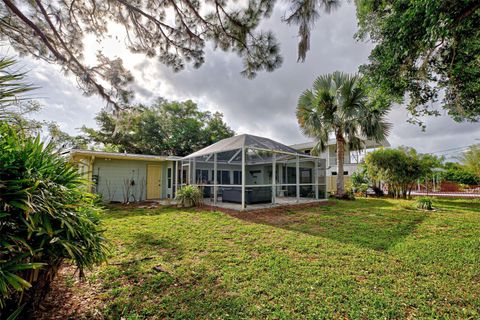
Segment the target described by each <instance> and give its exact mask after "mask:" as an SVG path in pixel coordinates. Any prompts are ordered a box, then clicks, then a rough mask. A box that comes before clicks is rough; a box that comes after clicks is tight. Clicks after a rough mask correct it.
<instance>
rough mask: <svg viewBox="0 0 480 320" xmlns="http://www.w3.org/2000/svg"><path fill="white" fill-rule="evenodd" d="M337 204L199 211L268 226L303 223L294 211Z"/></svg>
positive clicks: (205, 207) (199, 209) (216, 208)
mask: <svg viewBox="0 0 480 320" xmlns="http://www.w3.org/2000/svg"><path fill="white" fill-rule="evenodd" d="M334 204H335V202H333V201H325V202H312V203H303V204H293V205H285V206H278V207H273V208H265V209H256V210H250V211H249V210H246V211H237V210H232V209H225V208H219V207H214V206H202V207H200V208H197V209H196V210H197V211H220V212H224V213H226V214H228V215H230V216H232V217H234V218H237V219H241V220H246V221H252V222H262V223H267V224H283V223H287V222H288V223H292V222H295V221H298V222H301V221H303V219H302V218H301V217H298V215H292V212H293V211H299V210H303V209H309V208H315V207H323V206H332V205H334Z"/></svg>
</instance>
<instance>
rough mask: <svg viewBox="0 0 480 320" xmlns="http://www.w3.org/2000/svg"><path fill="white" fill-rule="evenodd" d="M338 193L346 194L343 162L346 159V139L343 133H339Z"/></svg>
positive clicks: (339, 194)
mask: <svg viewBox="0 0 480 320" xmlns="http://www.w3.org/2000/svg"><path fill="white" fill-rule="evenodd" d="M336 138H337V195H338V196H340V197H341V196H343V195H344V194H345V181H344V178H343V162H344V160H345V139H344V138H343V135H342V134H341V133H339V134H337V137H336Z"/></svg>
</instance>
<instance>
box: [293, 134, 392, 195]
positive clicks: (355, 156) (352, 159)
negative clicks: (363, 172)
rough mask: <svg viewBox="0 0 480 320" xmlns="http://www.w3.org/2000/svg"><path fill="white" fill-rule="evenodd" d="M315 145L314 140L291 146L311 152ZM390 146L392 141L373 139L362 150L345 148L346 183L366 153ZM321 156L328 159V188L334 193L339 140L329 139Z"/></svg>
mask: <svg viewBox="0 0 480 320" xmlns="http://www.w3.org/2000/svg"><path fill="white" fill-rule="evenodd" d="M314 146H315V143H314V142H313V141H310V142H305V143H299V144H294V145H290V147H292V148H294V149H296V150H299V151H302V152H305V153H306V154H310V153H311V150H312V149H313V147H314ZM381 147H384V148H388V147H390V142H388V141H387V140H384V141H381V142H376V141H373V140H366V141H365V146H364V148H363V149H362V150H356V151H353V150H352V151H350V150H348V149H347V150H345V160H344V167H343V170H344V172H343V173H344V175H345V183H347V182H348V181H349V180H350V176H351V175H352V174H353V173H354V172H356V171H357V170H358V168H359V164H361V163H363V162H364V160H365V155H366V154H367V153H368V152H370V151H372V150H375V149H376V148H381ZM319 157H320V158H324V159H326V160H327V170H326V176H327V190H328V192H330V193H334V192H335V191H336V186H337V185H336V180H337V179H336V175H337V141H336V140H335V139H329V140H328V143H327V148H326V149H325V151H323V152H322V153H321V154H320V155H319Z"/></svg>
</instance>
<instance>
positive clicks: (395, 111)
mask: <svg viewBox="0 0 480 320" xmlns="http://www.w3.org/2000/svg"><path fill="white" fill-rule="evenodd" d="M285 9H286V8H285V7H282V6H281V5H280V6H277V7H276V9H275V11H274V14H273V15H272V17H271V18H270V19H269V20H267V21H265V22H264V23H263V24H262V26H261V27H262V28H263V29H270V30H273V31H274V33H275V34H276V36H277V38H278V40H279V42H280V45H281V52H282V55H283V58H284V62H283V65H282V67H281V68H279V69H277V70H275V71H274V72H270V73H268V72H263V73H259V74H258V76H257V77H256V78H255V79H253V80H249V79H247V78H245V77H243V76H242V75H241V74H240V72H241V71H242V64H241V60H240V58H239V57H238V56H237V55H236V54H232V53H225V52H222V51H214V50H213V49H211V48H210V47H209V48H207V50H206V56H205V63H204V65H202V67H200V69H193V68H191V67H190V66H187V68H186V69H185V70H183V71H181V72H178V73H174V72H172V71H171V70H169V69H168V68H167V67H165V66H164V65H162V64H161V63H160V62H159V61H158V60H155V59H147V58H145V57H144V56H141V55H133V54H130V53H128V52H127V51H126V49H124V48H123V47H121V46H119V45H118V44H116V43H114V42H112V41H110V42H108V41H107V42H106V43H104V44H103V49H104V50H105V51H107V52H116V54H118V55H119V56H120V57H122V58H123V59H124V64H125V65H126V66H127V67H129V68H130V70H131V71H132V73H133V75H134V77H135V83H134V84H133V88H134V89H135V96H136V99H137V101H138V102H144V103H148V102H149V101H153V100H154V99H155V98H157V97H164V98H167V99H171V100H187V99H191V100H193V101H196V102H198V104H199V106H200V108H201V109H202V110H210V111H212V112H214V111H220V112H222V113H223V114H224V119H225V121H226V122H227V123H228V124H229V125H230V126H231V127H232V128H233V129H234V130H235V132H237V133H249V134H255V135H260V136H265V137H269V138H272V139H275V140H277V141H280V142H282V143H285V144H293V143H300V142H305V141H308V138H306V137H304V136H302V134H301V132H300V130H299V127H298V124H297V121H296V118H295V108H296V102H297V99H298V96H299V95H300V94H301V93H302V91H304V90H305V89H308V88H310V87H311V86H312V83H313V81H314V79H315V78H316V77H317V76H318V75H320V74H325V73H330V72H333V71H336V70H339V71H343V72H347V73H355V72H356V71H357V70H358V66H359V65H361V64H363V63H366V62H367V61H368V55H369V53H370V50H371V49H372V48H373V44H372V43H366V42H358V41H356V40H355V39H354V34H355V32H356V31H357V25H356V18H355V7H354V4H353V3H347V2H344V3H343V4H342V6H341V7H340V8H339V9H338V10H336V11H334V12H333V13H331V14H328V15H327V14H322V16H321V17H320V19H319V20H318V22H317V24H316V26H315V29H314V32H313V33H312V36H311V50H310V52H309V53H308V55H307V59H306V61H305V62H303V63H298V62H297V41H298V38H297V29H296V27H294V26H287V25H286V24H284V23H282V22H281V17H282V16H283V15H284V14H285ZM87 41H88V42H87V48H89V47H91V48H93V47H94V43H93V40H92V39H89V40H87ZM90 53H91V54H94V50H90ZM20 60H21V63H23V64H24V66H25V68H28V69H29V70H30V72H29V77H30V79H29V80H30V82H32V83H33V84H34V85H36V86H38V87H39V89H38V90H37V91H36V92H35V95H36V97H38V99H39V100H40V102H41V104H42V105H43V109H42V110H41V112H39V113H38V114H35V116H34V118H36V119H39V120H48V121H56V122H57V123H59V125H60V127H61V129H62V130H64V131H66V132H68V133H70V134H78V133H79V131H78V128H80V127H81V126H82V125H86V126H88V127H95V121H94V116H95V114H96V113H97V112H99V111H100V109H101V108H102V107H103V106H105V102H104V101H102V100H101V99H100V98H99V97H97V96H92V97H85V96H84V95H82V92H81V90H80V89H78V88H77V86H76V83H75V80H74V79H73V78H72V77H69V76H66V75H64V74H62V73H61V72H59V68H58V67H56V66H54V65H49V64H47V63H45V62H41V61H38V60H32V59H29V58H21V59H20ZM406 120H407V112H406V110H405V106H404V105H395V106H393V108H392V110H391V112H390V114H389V121H390V122H391V123H393V130H392V132H391V134H390V136H389V138H388V140H389V141H390V143H391V145H392V146H394V147H395V146H400V145H406V146H411V147H414V148H415V149H417V150H418V151H419V152H422V153H427V152H433V153H435V154H438V155H442V154H443V155H446V156H447V157H453V156H455V155H456V154H458V152H459V150H460V151H461V150H462V149H459V147H464V146H468V145H470V144H473V143H479V141H480V123H456V122H454V121H453V120H452V119H451V118H450V117H449V116H448V115H446V114H445V113H442V116H440V117H429V118H425V119H424V121H425V123H426V126H427V127H426V130H425V131H422V130H421V128H420V127H418V126H417V125H413V124H409V123H407V121H406ZM476 139H477V140H476ZM453 148H457V149H455V150H450V149H453ZM444 150H447V151H444Z"/></svg>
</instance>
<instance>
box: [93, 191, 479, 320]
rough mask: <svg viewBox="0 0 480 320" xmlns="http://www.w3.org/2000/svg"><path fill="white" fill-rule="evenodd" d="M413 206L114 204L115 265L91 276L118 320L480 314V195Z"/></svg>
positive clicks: (109, 216) (109, 217)
mask: <svg viewBox="0 0 480 320" xmlns="http://www.w3.org/2000/svg"><path fill="white" fill-rule="evenodd" d="M411 203H413V202H406V201H396V200H388V199H368V200H367V199H357V200H356V201H352V202H338V203H336V204H334V205H331V206H319V207H315V208H309V209H303V210H298V211H286V212H283V213H277V214H275V215H274V214H265V215H259V214H255V215H254V214H249V215H242V217H243V218H241V217H232V216H229V215H227V214H224V213H220V212H195V211H193V210H177V209H171V208H170V209H168V208H166V209H157V210H152V209H150V210H146V209H131V210H128V211H122V210H119V209H112V210H110V211H109V212H107V213H106V215H105V220H104V221H105V222H104V224H105V227H106V229H107V236H108V238H109V239H110V240H111V242H112V246H113V248H114V251H113V254H112V257H111V259H110V264H109V265H105V266H101V267H99V268H98V269H96V270H95V271H94V272H93V273H92V274H90V276H89V281H90V283H92V284H95V285H96V288H97V290H96V293H95V294H96V295H97V296H98V299H100V300H101V306H100V312H101V313H102V314H103V316H105V317H106V318H114V319H118V318H120V317H124V318H125V319H143V318H177V319H199V318H215V319H238V318H257V319H265V318H271V319H292V318H297V319H298V318H306V319H320V318H350V319H385V318H401V319H403V318H428V319H430V318H452V319H453V318H455V319H456V318H471V319H478V318H480V201H478V200H476V201H472V200H435V201H434V206H435V207H436V208H437V209H438V210H437V211H434V212H426V211H419V210H412V209H410V208H411V207H412V206H411ZM155 266H159V267H160V268H161V269H162V270H163V271H160V272H157V271H154V270H153V267H155Z"/></svg>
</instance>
